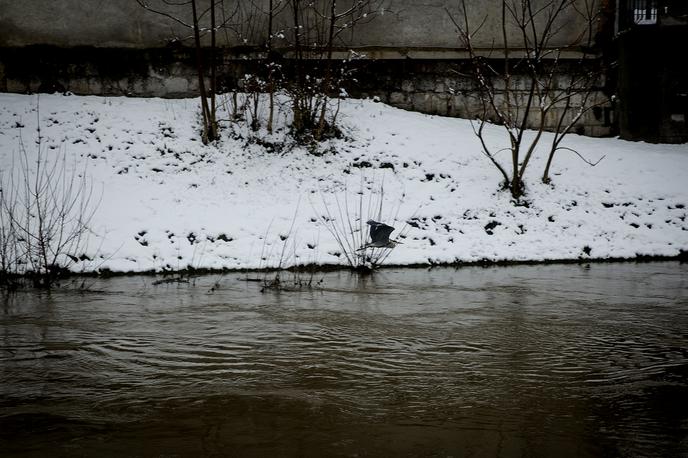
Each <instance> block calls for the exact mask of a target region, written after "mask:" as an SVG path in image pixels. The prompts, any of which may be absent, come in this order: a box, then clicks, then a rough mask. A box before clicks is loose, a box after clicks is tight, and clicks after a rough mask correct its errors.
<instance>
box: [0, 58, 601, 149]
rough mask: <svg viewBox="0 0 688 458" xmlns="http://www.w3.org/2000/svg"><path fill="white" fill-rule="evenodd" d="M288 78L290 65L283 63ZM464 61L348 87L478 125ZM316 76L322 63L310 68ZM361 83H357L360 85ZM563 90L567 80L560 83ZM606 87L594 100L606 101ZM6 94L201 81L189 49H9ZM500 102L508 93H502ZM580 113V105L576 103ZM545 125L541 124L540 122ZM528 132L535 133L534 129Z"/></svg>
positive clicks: (368, 73) (172, 86)
mask: <svg viewBox="0 0 688 458" xmlns="http://www.w3.org/2000/svg"><path fill="white" fill-rule="evenodd" d="M282 63H283V66H284V68H285V69H286V71H288V68H289V65H290V62H289V61H288V60H285V61H283V62H282ZM465 63H466V61H465V59H463V60H462V59H382V60H372V59H371V60H358V61H355V62H354V63H353V64H349V65H350V66H353V67H354V68H353V71H354V73H353V77H352V79H351V81H348V82H347V83H345V84H344V85H343V86H345V87H344V88H345V89H346V90H347V92H348V93H349V94H351V95H352V96H353V97H359V98H365V97H376V98H378V99H379V100H380V101H382V102H385V103H388V104H390V105H392V106H396V107H399V108H403V109H407V110H413V111H419V112H422V113H428V114H436V115H443V116H454V117H462V118H475V117H476V116H477V115H478V114H480V113H482V105H481V104H480V103H479V101H478V100H477V99H476V93H475V88H474V87H473V86H472V82H471V80H470V78H467V77H465V76H461V75H460V73H465V72H466V69H465V68H462V67H465ZM312 65H313V67H314V70H313V71H316V70H315V67H317V65H318V63H317V62H313V63H312ZM260 68H261V67H260V66H259V65H258V63H257V61H256V60H252V59H241V58H238V56H237V55H235V54H228V55H227V56H225V58H224V60H223V64H222V65H221V70H220V77H219V84H218V87H219V88H220V89H221V90H225V91H227V90H234V89H235V88H237V87H240V80H241V78H242V77H243V75H245V74H246V73H260ZM354 80H355V81H354ZM561 81H562V83H561V84H566V83H565V78H562V79H561ZM512 83H513V85H514V87H513V89H515V92H513V93H512V96H513V95H515V96H518V95H519V94H523V93H524V92H523V90H524V89H525V85H526V82H525V78H524V77H519V76H518V75H515V76H514V77H513V79H512ZM603 83H604V81H600V84H599V88H598V90H597V91H596V92H595V93H594V94H593V98H594V99H595V100H600V101H605V100H607V99H608V98H607V96H605V94H604V84H603ZM0 91H3V92H15V93H34V92H72V93H74V94H81V95H103V96H139V97H168V98H178V97H195V96H197V95H198V78H197V74H196V67H195V57H194V52H193V50H191V49H188V48H182V47H178V48H158V49H145V50H137V49H100V48H91V47H76V48H54V47H45V46H32V47H24V48H11V49H7V48H6V49H4V50H3V52H2V54H1V55H0ZM496 92H497V97H498V98H500V97H503V91H500V90H499V88H497V91H496ZM573 102H574V103H573V110H572V111H574V110H575V109H576V108H577V107H578V106H579V104H580V99H579V98H575V97H574V99H573ZM560 113H561V111H560V109H557V108H555V109H553V110H552V111H551V112H550V114H549V115H548V117H547V119H546V120H545V121H546V122H545V126H546V128H548V129H551V128H553V127H554V126H555V125H556V123H557V121H558V116H559V114H560ZM538 119H539V118H537V117H535V118H534V122H537V121H538ZM612 124H613V119H612V110H611V105H610V103H609V102H607V103H604V104H603V105H602V106H601V107H600V108H599V109H595V110H591V111H589V112H588V113H586V114H585V116H584V117H583V118H582V119H581V121H580V122H579V123H578V125H577V127H576V130H575V131H576V132H578V133H581V134H585V135H591V136H605V135H610V134H612V133H614V132H613V130H612ZM529 127H536V125H534V124H533V125H530V126H529Z"/></svg>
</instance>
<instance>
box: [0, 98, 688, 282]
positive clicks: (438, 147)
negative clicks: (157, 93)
mask: <svg viewBox="0 0 688 458" xmlns="http://www.w3.org/2000/svg"><path fill="white" fill-rule="evenodd" d="M37 107H38V108H39V116H40V126H41V135H42V137H43V138H42V145H43V148H44V151H45V152H46V154H58V153H59V152H63V153H65V154H66V155H67V158H68V164H71V165H72V166H73V165H74V163H75V161H76V162H77V164H78V165H77V166H78V167H84V166H86V170H87V173H88V176H89V177H90V178H91V179H92V180H93V182H94V183H95V184H96V189H97V193H98V194H99V195H100V193H101V190H102V199H101V201H100V205H99V208H98V210H97V212H96V214H95V217H94V219H93V221H92V224H91V228H92V234H91V235H90V237H89V241H88V247H86V249H85V250H84V253H76V254H77V255H79V254H86V255H87V256H88V259H85V260H83V261H80V262H78V263H77V264H75V265H74V266H73V267H72V269H74V270H77V271H80V270H96V269H103V268H107V269H111V270H113V271H145V270H151V269H153V270H169V269H183V268H185V267H187V266H189V265H190V266H192V267H195V268H201V267H208V268H256V267H269V266H275V265H277V264H278V263H280V258H282V265H292V264H295V263H298V264H305V263H317V264H341V263H344V262H345V261H344V258H343V256H342V255H341V249H340V247H339V245H338V244H337V243H336V241H335V240H334V238H333V237H332V235H331V234H330V233H329V232H328V230H327V228H326V227H325V224H324V223H323V221H322V219H321V217H322V216H323V215H326V214H327V212H328V211H329V212H330V216H332V217H335V218H340V216H339V210H338V205H337V202H339V206H340V207H342V206H343V205H344V204H345V202H346V204H348V206H349V211H348V213H349V216H350V217H352V216H355V215H358V214H359V213H360V211H359V204H360V203H362V204H363V206H364V209H363V211H362V213H363V214H364V218H365V219H367V218H368V216H375V217H377V216H378V215H377V214H376V213H377V211H375V212H372V210H369V209H368V207H369V206H373V203H375V202H377V201H378V200H380V188H381V186H382V185H384V194H383V195H382V200H383V208H382V217H381V219H382V220H383V221H384V222H387V223H389V224H391V225H392V226H395V227H396V228H397V232H395V233H394V234H392V236H393V237H395V236H396V237H398V236H399V233H400V232H402V235H403V236H404V237H403V238H401V239H400V240H401V241H403V245H399V246H398V247H396V248H395V249H394V250H393V252H392V253H391V255H390V256H389V258H387V261H386V262H387V263H388V264H416V263H421V264H423V263H451V262H457V261H458V262H474V261H481V260H489V261H508V260H516V261H526V260H532V261H542V260H562V259H579V258H609V257H613V258H634V257H636V256H639V255H643V256H645V255H649V256H675V255H679V254H680V252H681V251H686V250H688V221H686V216H687V215H688V210H687V209H686V205H688V187H687V186H686V177H688V145H685V144H684V145H652V144H646V143H633V142H626V141H622V140H618V139H593V138H587V137H581V136H577V135H570V136H569V137H568V138H567V140H565V144H566V145H567V146H569V147H572V148H575V149H576V150H577V151H579V152H580V153H581V154H582V155H583V156H585V157H586V158H588V159H590V160H591V161H595V160H597V159H599V158H601V157H602V156H604V159H603V160H602V161H601V162H600V163H599V164H598V165H597V166H595V167H590V166H589V165H587V164H586V163H584V162H583V161H582V160H581V159H580V158H578V157H577V156H576V155H574V154H572V153H570V152H567V151H561V152H560V153H559V155H558V156H557V157H556V158H555V160H554V165H553V167H552V178H553V183H552V185H544V184H542V183H540V181H539V179H540V176H541V175H542V169H543V166H544V159H545V158H544V157H543V156H544V155H543V154H540V155H539V156H537V157H536V158H535V159H534V160H533V162H532V163H531V164H530V166H529V167H530V168H529V171H528V172H527V174H526V183H527V200H528V202H529V205H528V206H515V205H514V204H513V203H512V202H511V199H510V196H509V194H508V193H506V192H502V191H499V190H498V188H499V179H500V176H499V174H498V171H497V170H496V169H495V168H494V167H493V166H492V165H491V164H490V163H489V162H488V161H487V160H486V159H485V157H484V156H482V155H481V153H480V148H479V143H478V141H477V139H476V138H475V137H474V135H473V133H472V130H471V127H470V124H469V122H468V121H466V120H461V119H453V118H443V117H437V116H427V115H422V114H418V113H411V112H407V111H403V110H399V109H395V108H391V107H389V106H386V105H383V104H380V103H375V102H373V101H370V100H363V101H361V100H348V101H346V102H345V103H344V104H343V106H342V111H341V114H340V119H341V123H342V126H343V128H344V130H345V132H346V134H347V136H348V137H349V139H348V140H345V139H341V140H332V141H330V142H329V143H328V144H327V145H325V146H324V147H323V150H324V151H325V152H324V154H322V155H314V154H311V153H309V152H308V151H307V150H305V149H303V148H291V147H289V148H285V149H284V150H282V151H279V152H276V151H272V152H271V151H270V148H269V147H267V148H266V146H265V144H264V143H263V145H259V144H256V143H255V142H248V141H246V140H245V139H241V138H237V136H232V135H231V134H232V132H231V131H230V130H229V129H225V130H224V131H223V138H222V140H221V141H219V142H218V143H217V145H214V146H210V147H204V146H203V145H202V144H201V142H200V139H199V135H198V132H197V126H198V120H197V116H198V101H197V100H191V99H188V100H163V99H135V98H123V97H122V98H116V97H108V98H104V97H77V96H61V95H41V96H40V98H38V97H37V96H22V95H10V94H1V95H0V170H2V172H3V173H4V175H5V176H8V173H9V171H10V170H11V169H12V167H13V165H12V164H13V163H14V164H16V163H17V157H18V154H20V146H19V145H20V140H19V138H20V136H21V138H22V139H23V143H24V144H25V145H26V149H27V153H28V154H29V155H34V154H35V150H36V147H35V140H36V136H37V131H36V126H37V118H38V116H37ZM489 136H490V137H489V139H490V141H491V142H492V143H493V144H494V145H500V144H503V146H506V144H505V141H506V138H505V137H504V135H503V132H502V130H501V128H500V127H494V126H493V127H491V130H490V131H489ZM268 139H269V138H268ZM352 139H353V140H352ZM547 139H548V138H545V141H547ZM501 154H503V155H504V156H502V157H501V159H502V160H505V161H506V160H507V157H506V154H507V153H501ZM362 183H363V184H362ZM361 191H363V193H362V194H359V193H360V192H361ZM361 196H362V198H361ZM343 213H347V212H346V211H343ZM292 225H293V228H292ZM285 247H286V248H285Z"/></svg>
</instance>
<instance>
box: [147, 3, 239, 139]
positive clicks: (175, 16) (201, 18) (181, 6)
mask: <svg viewBox="0 0 688 458" xmlns="http://www.w3.org/2000/svg"><path fill="white" fill-rule="evenodd" d="M136 2H137V3H138V4H139V5H141V7H143V8H145V9H146V10H147V11H151V12H153V13H156V14H159V15H161V16H164V17H167V18H168V19H170V20H172V21H174V22H175V23H177V24H178V25H181V26H182V27H183V28H184V29H189V30H190V31H191V32H192V35H191V36H192V37H193V40H194V50H195V53H196V72H197V75H198V91H199V95H200V98H201V115H202V119H203V130H202V140H203V143H204V144H208V142H212V141H215V140H216V139H217V138H218V119H217V104H216V95H217V60H218V55H217V48H218V46H217V31H218V30H219V29H221V28H226V27H228V26H229V25H230V24H231V20H232V19H233V17H234V13H232V14H229V15H228V14H227V11H226V10H225V8H224V2H223V0H209V5H208V7H207V8H206V9H204V10H200V9H199V6H198V4H199V2H198V1H197V0H136ZM217 10H220V11H221V14H222V21H221V22H219V23H218V22H217V14H216V13H217ZM235 11H236V10H235ZM185 12H186V13H187V15H185V14H184V13H185ZM188 13H190V14H191V21H190V22H189V21H188V20H187V19H186V17H187V16H188ZM206 17H209V19H207V20H205V18H206ZM204 24H206V25H204ZM206 34H210V49H209V51H210V53H209V55H210V57H209V61H210V76H209V83H210V87H209V88H206V82H205V81H206V69H205V64H204V59H203V46H202V40H201V39H202V38H203V36H205V35H206ZM187 38H189V37H177V38H175V40H178V41H182V40H185V39H187Z"/></svg>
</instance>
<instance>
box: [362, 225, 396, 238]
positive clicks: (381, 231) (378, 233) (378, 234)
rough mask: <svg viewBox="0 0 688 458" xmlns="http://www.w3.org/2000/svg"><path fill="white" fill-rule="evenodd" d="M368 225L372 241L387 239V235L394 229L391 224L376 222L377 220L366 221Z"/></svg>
mask: <svg viewBox="0 0 688 458" xmlns="http://www.w3.org/2000/svg"><path fill="white" fill-rule="evenodd" d="M368 224H369V225H370V239H371V240H372V241H373V242H380V241H387V240H388V239H389V235H390V234H391V233H392V232H393V231H394V228H393V227H392V226H388V225H387V224H385V223H378V222H377V221H373V220H370V221H368Z"/></svg>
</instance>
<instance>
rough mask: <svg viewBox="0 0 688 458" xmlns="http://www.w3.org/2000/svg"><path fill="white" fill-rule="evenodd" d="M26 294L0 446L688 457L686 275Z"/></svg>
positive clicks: (2, 397)
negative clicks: (294, 287)
mask: <svg viewBox="0 0 688 458" xmlns="http://www.w3.org/2000/svg"><path fill="white" fill-rule="evenodd" d="M241 277H242V275H241V274H228V275H225V276H206V277H200V278H198V279H196V280H195V282H192V283H189V284H186V283H184V284H176V283H170V284H160V285H157V286H156V285H154V284H153V282H154V281H155V278H152V277H126V278H113V279H107V280H93V281H92V285H91V288H90V291H87V292H84V293H78V292H74V291H73V290H72V291H69V290H59V291H56V292H54V293H52V294H50V295H46V294H45V293H43V294H39V293H36V292H29V293H19V294H15V295H13V296H11V297H9V298H5V299H3V300H2V302H1V308H0V339H2V343H1V347H0V450H2V452H0V454H2V455H3V456H476V457H478V456H489V457H492V456H557V457H566V456H629V457H636V456H662V457H664V456H666V457H670V456H688V265H685V264H678V263H649V264H593V265H590V266H579V265H551V266H519V267H492V268H478V267H475V268H473V267H472V268H462V269H458V270H455V269H432V270H422V269H416V270H410V269H405V270H384V271H381V272H378V273H376V274H375V275H374V276H369V277H364V278H359V277H356V276H351V275H350V274H348V273H345V272H337V273H328V274H324V275H322V274H321V275H319V276H317V277H316V280H320V279H321V278H322V284H321V285H322V286H320V287H319V288H318V289H312V290H306V289H304V290H301V291H281V292H277V291H267V292H265V293H261V292H260V289H261V288H260V284H259V283H255V282H246V281H243V280H242V279H241Z"/></svg>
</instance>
